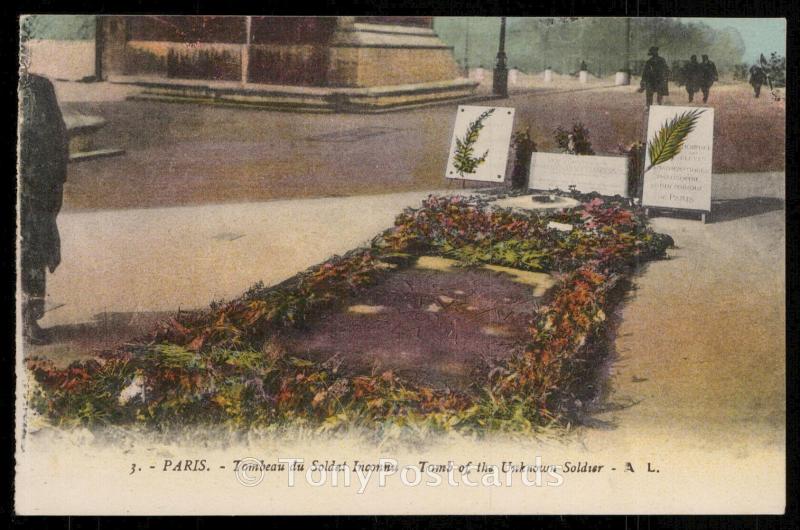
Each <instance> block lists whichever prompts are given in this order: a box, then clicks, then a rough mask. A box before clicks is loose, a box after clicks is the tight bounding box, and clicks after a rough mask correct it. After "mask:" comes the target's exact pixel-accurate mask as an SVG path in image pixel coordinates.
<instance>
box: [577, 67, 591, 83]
mask: <svg viewBox="0 0 800 530" xmlns="http://www.w3.org/2000/svg"><path fill="white" fill-rule="evenodd" d="M578 80H579V81H580V82H581V84H583V85H585V84H586V83H588V82H589V72H587V71H586V70H581V71H580V72H579V73H578Z"/></svg>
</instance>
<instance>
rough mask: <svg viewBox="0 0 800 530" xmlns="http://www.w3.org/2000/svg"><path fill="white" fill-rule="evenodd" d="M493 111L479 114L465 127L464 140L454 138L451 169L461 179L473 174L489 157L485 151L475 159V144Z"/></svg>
mask: <svg viewBox="0 0 800 530" xmlns="http://www.w3.org/2000/svg"><path fill="white" fill-rule="evenodd" d="M494 110H495V109H489V110H487V111H484V112H483V113H481V115H480V116H478V117H477V118H476V119H475V120H474V121H473V122H472V123H470V124H469V127H467V131H466V133H464V138H456V150H455V152H454V153H453V167H455V168H456V171H458V174H459V175H461V177H462V178H463V177H464V175H465V174H471V173H475V170H477V169H478V166H480V165H481V164H483V163H484V162H485V161H486V157H487V156H488V155H489V150H488V149H487V150H486V152H484V153H483V154H482V155H481V156H478V157H475V156H473V155H474V154H475V142H477V141H478V136H479V134H480V131H481V129H483V124H484V122H485V121H486V119H487V118H488V117H489V116H491V115H492V113H493V112H494Z"/></svg>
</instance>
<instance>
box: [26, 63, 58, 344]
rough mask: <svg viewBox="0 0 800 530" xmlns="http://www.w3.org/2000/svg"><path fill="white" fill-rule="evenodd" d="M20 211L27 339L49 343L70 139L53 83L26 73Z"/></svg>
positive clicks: (36, 342) (32, 341)
mask: <svg viewBox="0 0 800 530" xmlns="http://www.w3.org/2000/svg"><path fill="white" fill-rule="evenodd" d="M20 104H21V106H20V116H21V120H20V125H19V186H20V194H19V208H20V236H21V239H20V276H21V278H20V280H21V284H22V295H23V299H22V321H23V326H24V327H23V335H24V336H25V338H26V339H27V340H28V341H29V342H30V343H32V344H42V343H45V342H46V337H45V336H44V333H43V331H42V329H41V328H40V327H39V325H38V323H37V321H38V320H39V319H41V318H42V316H44V297H45V283H46V272H45V269H49V270H50V272H51V273H52V272H54V271H55V270H56V267H58V265H59V263H60V262H61V240H60V238H59V235H58V226H57V225H56V216H57V215H58V212H59V210H60V209H61V201H62V194H63V189H64V181H65V180H66V178H67V161H68V160H69V141H68V138H67V128H66V126H65V125H64V118H63V116H62V115H61V110H60V109H59V107H58V100H57V99H56V93H55V89H54V88H53V84H52V83H51V82H50V81H49V80H47V79H46V78H44V77H41V76H38V75H32V74H28V73H24V74H23V75H22V78H21V79H20Z"/></svg>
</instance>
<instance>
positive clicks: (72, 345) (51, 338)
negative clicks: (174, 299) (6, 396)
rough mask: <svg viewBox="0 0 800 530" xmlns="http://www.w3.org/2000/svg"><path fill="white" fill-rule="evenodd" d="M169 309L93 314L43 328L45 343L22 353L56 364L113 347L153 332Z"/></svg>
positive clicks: (26, 348)
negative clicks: (45, 358) (87, 320)
mask: <svg viewBox="0 0 800 530" xmlns="http://www.w3.org/2000/svg"><path fill="white" fill-rule="evenodd" d="M171 314H172V313H168V312H118V313H100V314H97V315H94V317H93V320H92V321H89V322H79V323H75V324H65V325H58V326H51V327H49V328H44V330H43V331H44V334H45V337H46V339H47V343H46V344H43V345H31V344H26V345H25V356H26V357H31V356H42V357H47V358H50V359H51V360H52V361H54V362H56V363H57V364H61V363H63V364H68V363H69V362H71V361H74V360H77V359H83V358H87V357H92V356H94V355H95V354H97V353H99V352H101V351H104V350H110V349H114V348H116V347H118V346H120V345H122V344H124V343H126V342H128V341H131V340H133V339H135V338H137V337H142V336H143V335H145V334H147V333H148V332H150V331H152V330H153V328H154V326H155V325H156V323H157V322H159V321H161V320H163V319H164V318H166V317H168V316H169V315H171Z"/></svg>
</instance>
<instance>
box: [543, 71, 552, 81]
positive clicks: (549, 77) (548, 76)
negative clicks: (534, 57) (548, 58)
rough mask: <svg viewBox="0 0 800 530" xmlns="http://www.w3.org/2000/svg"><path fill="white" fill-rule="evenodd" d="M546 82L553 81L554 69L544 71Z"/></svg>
mask: <svg viewBox="0 0 800 530" xmlns="http://www.w3.org/2000/svg"><path fill="white" fill-rule="evenodd" d="M544 82H545V83H552V82H553V71H552V70H551V69H549V68H548V69H547V70H545V71H544Z"/></svg>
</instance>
